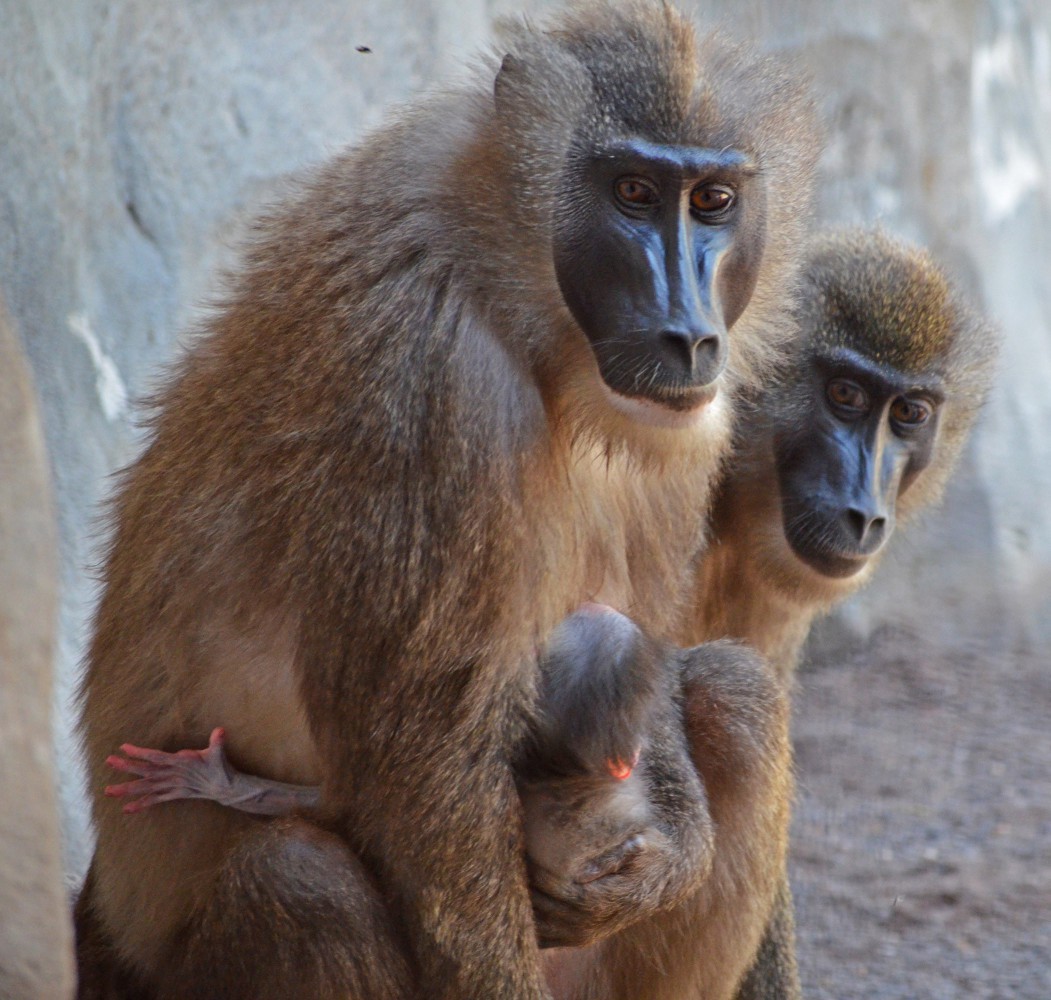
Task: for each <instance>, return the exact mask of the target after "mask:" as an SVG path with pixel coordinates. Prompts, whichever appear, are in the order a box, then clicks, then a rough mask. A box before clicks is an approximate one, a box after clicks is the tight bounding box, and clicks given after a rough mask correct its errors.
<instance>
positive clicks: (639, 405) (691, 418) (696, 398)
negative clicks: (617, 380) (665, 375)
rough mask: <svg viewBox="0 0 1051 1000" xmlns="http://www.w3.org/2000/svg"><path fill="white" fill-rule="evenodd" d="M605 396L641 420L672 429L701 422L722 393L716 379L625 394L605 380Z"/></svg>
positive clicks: (622, 409) (627, 413)
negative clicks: (697, 385)
mask: <svg viewBox="0 0 1051 1000" xmlns="http://www.w3.org/2000/svg"><path fill="white" fill-rule="evenodd" d="M603 387H604V388H605V390H606V398H607V399H608V400H609V403H610V405H611V406H612V407H613V408H614V409H615V410H616V411H617V412H618V413H622V414H624V416H626V417H630V418H631V419H632V420H635V421H637V422H638V423H640V424H648V425H649V426H651V427H664V428H667V429H669V430H688V429H689V428H691V427H696V426H697V424H699V423H700V422H701V419H702V418H703V416H704V412H705V410H707V409H708V406H709V405H710V404H711V403H712V401H713V400H714V399H715V397H716V396H718V394H719V386H718V385H717V384H715V383H711V384H710V385H706V386H704V387H703V388H701V389H688V390H684V391H682V392H677V393H674V394H673V393H668V394H665V395H661V396H626V395H624V393H622V392H617V391H616V389H611V388H610V387H609V386H608V385H606V384H605V383H603Z"/></svg>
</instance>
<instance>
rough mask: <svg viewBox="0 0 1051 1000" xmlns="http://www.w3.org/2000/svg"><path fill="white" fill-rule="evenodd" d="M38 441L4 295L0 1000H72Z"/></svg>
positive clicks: (47, 514)
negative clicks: (53, 739)
mask: <svg viewBox="0 0 1051 1000" xmlns="http://www.w3.org/2000/svg"><path fill="white" fill-rule="evenodd" d="M48 478H49V477H48V472H47V457H46V452H45V448H44V434H43V431H42V429H41V425H40V414H39V410H38V408H37V402H36V394H35V392H34V390H33V385H32V378H31V375H30V370H29V364H28V363H27V362H26V359H25V353H24V351H23V349H22V345H21V343H20V341H19V339H18V337H17V336H16V335H15V331H14V330H13V329H12V327H11V325H10V322H9V320H8V316H7V313H6V310H5V308H4V304H3V297H2V296H0V744H2V748H3V749H2V754H3V760H2V763H0V997H4V998H5V1000H34V998H37V1000H43V998H45V997H54V998H56V1000H61V998H62V997H68V996H70V995H71V993H72V988H73V960H72V958H73V956H72V947H71V946H72V928H71V926H70V919H69V913H68V910H67V907H66V900H65V895H64V893H63V891H62V881H61V851H60V835H59V824H58V809H57V803H56V800H55V789H54V786H53V782H52V775H53V760H52V745H51V673H52V664H53V660H54V646H55V642H54V635H55V620H56V610H57V604H58V547H57V542H56V531H55V520H54V513H53V509H52V505H51V487H50V483H49V482H48Z"/></svg>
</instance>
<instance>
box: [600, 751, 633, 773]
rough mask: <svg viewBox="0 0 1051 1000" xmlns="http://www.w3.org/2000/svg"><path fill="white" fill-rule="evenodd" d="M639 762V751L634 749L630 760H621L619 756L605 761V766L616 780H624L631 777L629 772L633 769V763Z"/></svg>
mask: <svg viewBox="0 0 1051 1000" xmlns="http://www.w3.org/2000/svg"><path fill="white" fill-rule="evenodd" d="M638 762H639V751H638V750H636V751H635V753H634V754H632V757H631V760H630V761H624V760H621V759H620V758H619V757H616V758H614V759H613V760H607V761H606V767H607V769H608V770H609V773H610V774H612V775H613V777H614V778H616V779H617V781H625V780H627V779H628V778H630V777H631V772H632V771H634V770H635V765H636V764H638Z"/></svg>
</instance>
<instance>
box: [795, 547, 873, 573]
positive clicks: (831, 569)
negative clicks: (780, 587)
mask: <svg viewBox="0 0 1051 1000" xmlns="http://www.w3.org/2000/svg"><path fill="white" fill-rule="evenodd" d="M789 544H790V545H791V547H792V551H793V552H795V554H796V556H798V557H799V558H800V559H802V561H803V562H804V563H806V564H807V565H808V566H809V567H810V568H811V569H812V570H814V572H815V573H819V574H820V575H821V576H825V577H828V578H829V579H832V580H846V579H848V578H849V577H852V576H857V574H858V573H860V572H861V571H862V570H863V569H864V568H865V567H866V566H867V565H868V563H869V558H870V557H869V556H866V555H859V554H857V553H854V552H849V553H848V552H843V551H840V550H836V549H832V548H819V547H816V546H803V545H797V544H795V543H793V542H792V539H789Z"/></svg>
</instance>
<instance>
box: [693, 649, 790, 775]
mask: <svg viewBox="0 0 1051 1000" xmlns="http://www.w3.org/2000/svg"><path fill="white" fill-rule="evenodd" d="M682 685H683V700H684V706H685V712H684V715H685V722H686V729H687V733H688V735H689V739H690V743H691V748H692V751H693V755H694V757H695V763H696V764H697V766H698V767H699V768H702V769H704V770H707V769H709V768H712V767H714V766H715V762H717V761H722V763H723V765H724V766H725V767H726V768H729V769H731V770H736V771H738V773H740V774H741V775H742V776H743V775H744V774H747V773H748V772H749V771H755V770H756V769H758V770H760V771H763V772H767V773H770V774H771V775H772V776H774V777H777V776H778V775H783V776H787V773H788V770H789V757H790V754H791V751H790V749H789V743H788V719H789V698H788V693H787V691H786V689H785V686H784V684H783V683H782V682H781V680H780V679H779V678H778V676H777V673H776V671H775V670H774V668H773V667H772V666H771V665H770V664H769V663H768V662H767V661H766V660H764V659H763V657H761V656H760V655H759V654H758V653H756V652H755V651H753V650H752V649H750V648H749V647H747V646H744V645H741V644H739V643H734V642H729V641H726V640H720V641H718V642H708V643H704V644H703V645H701V646H696V647H694V648H693V649H690V650H688V651H687V653H686V658H685V661H684V665H683V675H682ZM702 758H704V759H705V760H706V762H707V763H706V764H702Z"/></svg>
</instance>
